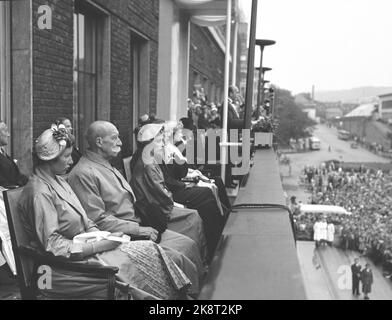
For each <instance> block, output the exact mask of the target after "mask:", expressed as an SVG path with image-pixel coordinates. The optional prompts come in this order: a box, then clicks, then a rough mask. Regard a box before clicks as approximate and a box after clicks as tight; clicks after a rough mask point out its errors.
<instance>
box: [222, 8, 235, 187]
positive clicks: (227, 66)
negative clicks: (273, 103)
mask: <svg viewBox="0 0 392 320" xmlns="http://www.w3.org/2000/svg"><path fill="white" fill-rule="evenodd" d="M231 3H232V0H227V13H226V14H227V19H226V55H225V83H224V92H223V97H224V98H223V101H224V103H223V132H222V148H221V167H222V169H221V177H222V180H223V182H225V180H226V179H225V178H226V165H225V164H226V162H227V150H228V147H227V126H228V114H227V113H228V110H229V101H228V95H229V77H230V70H229V69H230V39H231Z"/></svg>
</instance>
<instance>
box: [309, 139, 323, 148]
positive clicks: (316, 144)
mask: <svg viewBox="0 0 392 320" xmlns="http://www.w3.org/2000/svg"><path fill="white" fill-rule="evenodd" d="M309 148H310V150H320V149H321V141H320V139H318V138H316V137H311V138H309Z"/></svg>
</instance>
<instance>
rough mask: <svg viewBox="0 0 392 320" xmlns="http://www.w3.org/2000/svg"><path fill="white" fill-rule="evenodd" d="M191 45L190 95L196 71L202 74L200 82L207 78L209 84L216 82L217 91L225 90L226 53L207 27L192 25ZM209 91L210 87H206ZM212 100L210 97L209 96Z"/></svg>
mask: <svg viewBox="0 0 392 320" xmlns="http://www.w3.org/2000/svg"><path fill="white" fill-rule="evenodd" d="M190 43H191V47H190V68H189V92H188V94H189V96H190V97H191V95H192V92H193V85H194V72H197V73H198V74H199V75H200V82H201V83H200V84H203V78H207V79H208V81H207V83H208V86H211V84H212V83H214V84H215V86H216V88H217V91H218V88H221V90H220V91H221V92H222V91H223V84H224V70H225V68H224V67H225V65H224V63H225V54H224V52H222V50H221V49H220V47H219V46H218V44H217V43H216V41H215V40H214V38H213V37H212V35H211V34H210V32H209V31H208V29H207V28H202V27H199V26H196V25H194V24H192V25H191V40H190ZM204 89H205V90H206V93H207V94H208V93H209V90H208V88H204ZM208 98H209V100H210V97H208Z"/></svg>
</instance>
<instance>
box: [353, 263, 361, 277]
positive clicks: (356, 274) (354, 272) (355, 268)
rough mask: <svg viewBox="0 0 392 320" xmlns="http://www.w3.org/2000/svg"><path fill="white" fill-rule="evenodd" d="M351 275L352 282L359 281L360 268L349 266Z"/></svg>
mask: <svg viewBox="0 0 392 320" xmlns="http://www.w3.org/2000/svg"><path fill="white" fill-rule="evenodd" d="M351 274H352V278H353V281H359V280H361V266H356V265H355V264H353V265H351Z"/></svg>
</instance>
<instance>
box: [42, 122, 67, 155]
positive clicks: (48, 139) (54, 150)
mask: <svg viewBox="0 0 392 320" xmlns="http://www.w3.org/2000/svg"><path fill="white" fill-rule="evenodd" d="M69 140H70V135H69V134H68V132H67V130H66V128H65V126H64V125H63V124H60V125H55V124H52V127H51V128H50V129H48V130H45V131H44V132H43V133H42V134H41V135H40V136H39V137H38V139H37V140H36V141H35V152H36V154H37V157H38V158H39V159H41V160H44V161H50V160H53V159H56V158H57V157H58V156H59V155H60V154H61V153H62V152H63V151H64V150H65V149H66V147H67V141H69Z"/></svg>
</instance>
